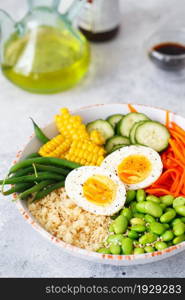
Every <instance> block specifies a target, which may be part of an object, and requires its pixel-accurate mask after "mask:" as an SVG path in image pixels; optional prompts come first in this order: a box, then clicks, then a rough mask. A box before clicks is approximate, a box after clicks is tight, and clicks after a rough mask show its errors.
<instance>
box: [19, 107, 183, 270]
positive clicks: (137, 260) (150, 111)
mask: <svg viewBox="0 0 185 300" xmlns="http://www.w3.org/2000/svg"><path fill="white" fill-rule="evenodd" d="M133 106H134V108H135V109H136V110H137V111H138V112H142V113H145V114H146V115H147V116H149V117H150V118H151V119H153V120H157V121H160V122H162V123H165V120H166V111H165V110H163V109H159V108H154V107H150V106H145V105H138V104H133ZM128 112H130V110H129V107H128V105H127V104H98V105H93V106H88V107H83V108H80V109H78V110H75V111H73V113H74V114H79V115H80V116H81V117H82V118H83V120H84V122H89V121H93V120H95V119H99V118H102V119H105V118H107V116H109V115H112V114H115V113H122V114H126V113H128ZM169 116H170V120H173V121H175V122H176V123H177V124H179V125H180V126H181V127H182V128H184V129H185V118H182V117H181V116H179V115H176V114H174V113H172V112H170V114H169ZM51 118H52V116H51ZM44 131H45V133H46V134H47V135H48V137H50V138H52V137H54V136H55V135H57V129H56V127H55V124H54V123H51V124H50V125H48V126H46V127H45V128H44ZM39 146H40V144H39V142H38V140H37V139H36V137H35V136H33V137H31V140H30V141H29V143H28V144H27V145H26V147H25V148H24V150H23V151H19V152H18V154H17V156H16V160H15V161H14V163H16V162H17V161H18V160H22V159H23V158H24V157H25V156H27V155H28V154H31V153H33V152H37V151H38V149H39ZM17 207H18V208H19V210H20V212H21V214H22V216H23V217H24V218H25V219H26V220H27V221H28V222H29V223H30V224H31V225H32V227H33V228H34V229H36V230H37V231H38V232H39V233H40V234H41V235H42V236H44V237H45V238H47V239H48V240H49V241H50V242H52V243H54V244H55V245H57V246H59V247H60V248H61V250H64V251H66V252H68V253H70V254H71V255H74V256H77V257H81V258H84V259H87V260H90V261H93V262H98V263H103V264H111V265H119V266H126V265H137V264H146V263H149V262H155V261H158V260H161V259H164V258H167V257H169V256H172V255H175V254H177V253H178V252H181V251H183V250H184V249H185V242H183V243H181V244H178V245H174V246H172V247H170V248H167V249H165V250H163V251H156V252H154V253H146V254H139V255H109V254H99V253H95V252H91V251H87V250H84V249H80V248H77V247H74V246H71V245H69V244H66V243H64V242H63V241H61V240H59V239H58V238H56V237H54V236H52V235H51V234H50V233H48V232H47V231H46V230H45V229H44V228H43V227H42V226H40V224H39V223H38V222H37V221H36V220H35V219H34V217H33V216H32V215H31V214H30V212H29V210H28V208H27V205H26V202H25V201H21V200H18V201H17Z"/></svg>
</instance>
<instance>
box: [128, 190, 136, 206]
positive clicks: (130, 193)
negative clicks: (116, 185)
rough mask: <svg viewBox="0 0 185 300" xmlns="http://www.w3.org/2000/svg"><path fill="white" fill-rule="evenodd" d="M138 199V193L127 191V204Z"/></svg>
mask: <svg viewBox="0 0 185 300" xmlns="http://www.w3.org/2000/svg"><path fill="white" fill-rule="evenodd" d="M135 197H136V191H132V190H129V191H127V195H126V203H127V204H128V203H130V202H131V201H133V200H134V199H135Z"/></svg>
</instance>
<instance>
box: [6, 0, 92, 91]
mask: <svg viewBox="0 0 185 300" xmlns="http://www.w3.org/2000/svg"><path fill="white" fill-rule="evenodd" d="M40 1H41V0H37V1H36V0H35V2H36V3H37V5H38V3H39V2H40ZM32 2H34V1H32ZM46 2H47V1H45V3H46ZM50 2H52V3H53V2H55V6H52V7H45V6H44V7H43V6H36V7H32V9H31V11H30V12H29V14H28V15H27V16H26V17H25V19H24V20H23V21H22V22H21V23H19V24H16V25H14V27H15V28H16V29H17V30H16V31H14V32H12V34H11V35H10V36H9V38H8V39H7V40H6V42H5V43H4V49H3V60H2V71H3V73H4V75H5V76H6V77H7V78H8V79H9V80H10V81H11V82H13V83H14V84H16V85H17V86H19V87H21V88H23V89H25V90H27V91H29V92H33V93H46V94H49V93H56V92H59V91H63V90H66V89H68V88H71V87H72V86H74V85H75V84H76V83H77V82H79V81H80V79H81V78H82V77H83V76H84V75H85V73H86V72H87V70H88V67H89V61H90V51H89V45H88V43H87V41H86V39H85V38H84V36H83V35H82V34H81V33H80V32H79V31H78V30H77V29H75V28H73V27H72V26H71V23H70V21H69V19H68V18H67V16H68V15H67V14H66V15H62V16H61V15H59V13H58V11H57V10H56V1H51V0H50ZM73 5H74V4H73ZM73 9H74V8H73Z"/></svg>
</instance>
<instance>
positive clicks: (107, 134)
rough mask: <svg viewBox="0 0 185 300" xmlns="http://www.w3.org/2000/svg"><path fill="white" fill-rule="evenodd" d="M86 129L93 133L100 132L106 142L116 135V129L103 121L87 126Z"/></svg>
mask: <svg viewBox="0 0 185 300" xmlns="http://www.w3.org/2000/svg"><path fill="white" fill-rule="evenodd" d="M86 128H87V131H88V132H91V131H93V130H98V131H99V132H100V133H101V134H102V136H103V137H104V138H105V140H108V139H109V138H111V137H112V136H113V135H114V129H113V127H112V126H111V125H110V123H109V122H107V121H104V120H101V119H99V120H96V121H93V122H91V123H89V124H87V127H86Z"/></svg>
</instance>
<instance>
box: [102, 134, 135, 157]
mask: <svg viewBox="0 0 185 300" xmlns="http://www.w3.org/2000/svg"><path fill="white" fill-rule="evenodd" d="M120 145H124V146H128V145H130V140H129V139H128V138H127V137H124V136H118V135H115V136H113V137H112V138H110V139H108V141H107V142H106V144H105V150H106V151H107V152H108V153H110V152H112V149H113V148H114V147H115V146H120Z"/></svg>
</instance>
